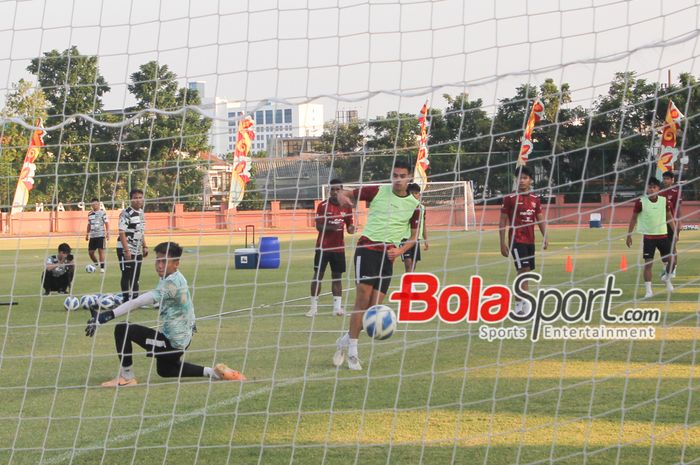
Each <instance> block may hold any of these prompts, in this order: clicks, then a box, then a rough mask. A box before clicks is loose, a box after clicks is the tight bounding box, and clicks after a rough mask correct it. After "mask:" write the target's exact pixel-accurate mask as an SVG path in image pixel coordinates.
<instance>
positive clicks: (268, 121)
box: [252, 103, 323, 152]
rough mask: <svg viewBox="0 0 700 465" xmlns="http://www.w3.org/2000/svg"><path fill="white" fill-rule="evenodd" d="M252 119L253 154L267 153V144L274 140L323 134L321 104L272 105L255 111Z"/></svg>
mask: <svg viewBox="0 0 700 465" xmlns="http://www.w3.org/2000/svg"><path fill="white" fill-rule="evenodd" d="M252 117H253V120H254V121H255V141H253V147H252V151H253V152H260V151H263V150H264V151H268V149H269V147H268V144H269V143H270V141H271V140H274V139H284V138H290V137H319V136H320V135H321V134H323V105H321V104H314V103H305V104H302V105H279V104H272V105H267V106H265V107H262V108H260V109H258V110H256V111H255V112H254V113H253V115H252Z"/></svg>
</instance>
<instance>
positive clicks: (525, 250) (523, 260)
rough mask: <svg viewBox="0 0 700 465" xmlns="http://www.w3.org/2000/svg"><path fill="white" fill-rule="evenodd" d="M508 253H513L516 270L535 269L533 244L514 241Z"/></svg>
mask: <svg viewBox="0 0 700 465" xmlns="http://www.w3.org/2000/svg"><path fill="white" fill-rule="evenodd" d="M510 253H511V254H512V255H513V260H514V261H515V269H516V270H522V269H523V268H530V269H531V270H534V269H535V244H522V243H519V242H514V243H513V247H512V248H511V250H510Z"/></svg>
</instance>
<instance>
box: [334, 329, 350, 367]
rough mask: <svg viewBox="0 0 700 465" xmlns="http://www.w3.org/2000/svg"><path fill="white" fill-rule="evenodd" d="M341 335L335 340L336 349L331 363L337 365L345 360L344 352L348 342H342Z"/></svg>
mask: <svg viewBox="0 0 700 465" xmlns="http://www.w3.org/2000/svg"><path fill="white" fill-rule="evenodd" d="M342 341H343V336H340V337H339V338H338V339H337V340H336V341H335V347H336V351H335V354H333V365H335V366H336V367H339V366H341V365H342V364H343V362H344V361H345V352H346V351H347V350H348V344H343V342H342Z"/></svg>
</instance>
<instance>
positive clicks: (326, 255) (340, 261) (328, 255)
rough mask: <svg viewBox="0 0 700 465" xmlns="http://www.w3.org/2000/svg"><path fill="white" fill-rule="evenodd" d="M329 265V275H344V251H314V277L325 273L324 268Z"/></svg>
mask: <svg viewBox="0 0 700 465" xmlns="http://www.w3.org/2000/svg"><path fill="white" fill-rule="evenodd" d="M329 264H330V265H331V273H345V269H346V268H345V251H343V252H326V251H323V250H321V249H316V253H315V254H314V276H318V274H319V273H320V274H323V273H325V272H326V266H328V265H329Z"/></svg>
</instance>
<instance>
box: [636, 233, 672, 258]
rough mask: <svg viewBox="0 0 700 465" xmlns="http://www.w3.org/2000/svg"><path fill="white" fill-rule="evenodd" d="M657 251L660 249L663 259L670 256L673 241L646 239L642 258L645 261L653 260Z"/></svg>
mask: <svg viewBox="0 0 700 465" xmlns="http://www.w3.org/2000/svg"><path fill="white" fill-rule="evenodd" d="M656 249H659V253H660V254H661V258H664V257H666V256H668V255H669V254H670V253H671V241H669V240H668V238H667V237H665V238H663V239H647V238H644V246H643V248H642V257H644V259H645V260H653V259H654V254H655V253H656Z"/></svg>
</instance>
